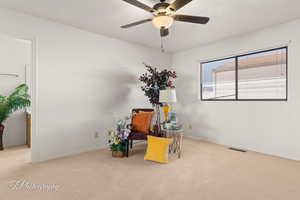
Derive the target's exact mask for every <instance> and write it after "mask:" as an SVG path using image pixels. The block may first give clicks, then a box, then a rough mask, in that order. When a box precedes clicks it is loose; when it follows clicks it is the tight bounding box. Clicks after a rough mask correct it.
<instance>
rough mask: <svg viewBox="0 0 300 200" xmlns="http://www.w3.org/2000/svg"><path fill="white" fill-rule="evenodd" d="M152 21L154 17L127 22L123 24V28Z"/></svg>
mask: <svg viewBox="0 0 300 200" xmlns="http://www.w3.org/2000/svg"><path fill="white" fill-rule="evenodd" d="M150 21H152V19H144V20H141V21H137V22H133V23H131V24H126V25H124V26H121V28H130V27H133V26H137V25H140V24H143V23H146V22H150Z"/></svg>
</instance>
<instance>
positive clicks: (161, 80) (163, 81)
mask: <svg viewBox="0 0 300 200" xmlns="http://www.w3.org/2000/svg"><path fill="white" fill-rule="evenodd" d="M145 67H146V70H147V72H146V73H144V74H142V75H141V76H140V78H139V80H140V81H141V82H142V83H143V86H142V87H141V89H142V90H143V92H144V93H145V95H146V96H147V97H148V98H149V102H150V103H151V104H152V105H153V106H155V105H158V104H160V103H159V90H163V89H166V88H167V87H168V88H175V85H174V80H175V79H176V78H177V74H176V72H175V71H170V70H167V69H164V70H162V71H159V70H158V69H157V68H156V67H152V66H150V65H146V64H145Z"/></svg>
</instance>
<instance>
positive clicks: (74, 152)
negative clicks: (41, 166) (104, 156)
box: [31, 144, 107, 163]
mask: <svg viewBox="0 0 300 200" xmlns="http://www.w3.org/2000/svg"><path fill="white" fill-rule="evenodd" d="M105 148H107V146H106V145H101V144H95V145H93V146H90V147H85V148H80V149H78V150H76V151H71V152H66V153H63V154H60V155H55V156H47V157H44V158H38V159H32V161H31V162H32V163H39V162H44V161H48V160H55V159H60V158H64V157H69V156H73V155H77V154H80V153H85V152H90V151H95V150H100V149H105Z"/></svg>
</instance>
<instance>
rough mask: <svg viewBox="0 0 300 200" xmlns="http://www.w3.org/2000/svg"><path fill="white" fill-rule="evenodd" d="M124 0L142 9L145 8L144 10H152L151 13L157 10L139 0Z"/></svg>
mask: <svg viewBox="0 0 300 200" xmlns="http://www.w3.org/2000/svg"><path fill="white" fill-rule="evenodd" d="M123 1H125V2H127V3H129V4H131V5H133V6H136V7H139V8H141V9H143V10H146V11H148V12H151V13H152V12H155V10H154V9H153V8H151V7H149V6H147V5H145V4H143V3H141V2H139V1H137V0H123Z"/></svg>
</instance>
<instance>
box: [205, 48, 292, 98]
mask: <svg viewBox="0 0 300 200" xmlns="http://www.w3.org/2000/svg"><path fill="white" fill-rule="evenodd" d="M201 99H202V100H204V101H209V100H213V101H214V100H241V101H243V100H244V101H251V100H254V101H260V100H278V101H286V100H287V47H284V48H279V49H272V50H268V51H262V52H256V53H251V54H247V55H239V56H235V57H231V58H226V59H220V60H214V61H210V62H205V63H201Z"/></svg>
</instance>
